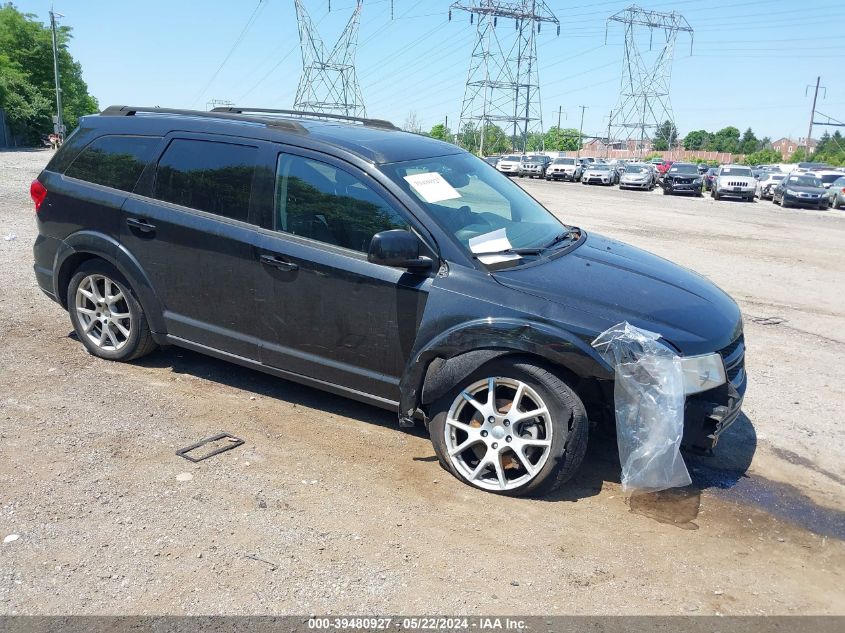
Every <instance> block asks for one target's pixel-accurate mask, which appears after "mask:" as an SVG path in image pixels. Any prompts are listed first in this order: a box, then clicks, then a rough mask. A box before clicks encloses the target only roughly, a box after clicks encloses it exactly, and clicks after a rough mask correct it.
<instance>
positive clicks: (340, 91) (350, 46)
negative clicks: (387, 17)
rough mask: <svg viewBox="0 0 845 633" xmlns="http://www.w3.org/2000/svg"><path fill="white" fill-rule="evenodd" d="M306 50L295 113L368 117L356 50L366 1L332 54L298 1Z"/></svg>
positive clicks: (301, 37) (360, 3)
mask: <svg viewBox="0 0 845 633" xmlns="http://www.w3.org/2000/svg"><path fill="white" fill-rule="evenodd" d="M294 3H295V4H296V19H297V22H298V23H299V41H300V45H301V47H302V77H300V79H299V87H298V88H297V90H296V98H295V99H294V103H293V107H294V109H295V110H303V111H310V112H327V113H332V114H343V115H346V116H358V117H365V116H367V112H366V110H365V108H364V98H363V97H362V96H361V88H360V86H359V85H358V77H357V75H356V74H355V49H356V47H357V45H358V24H359V21H360V18H361V8H362V6H363V1H362V0H357V1H356V3H355V10H354V11H353V12H352V17H350V18H349V22H347V24H346V28H345V29H344V30H343V33H341V35H340V37H339V38H338V40H337V42H336V43H335V45H334V46H333V47H332V49H331V50H327V49H326V47H325V46H324V45H323V40H322V39H321V38H320V34H319V33H318V32H317V28H316V26H315V25H314V23H313V22H312V21H311V16H310V15H308V11H306V10H305V6H304V4H303V0H294Z"/></svg>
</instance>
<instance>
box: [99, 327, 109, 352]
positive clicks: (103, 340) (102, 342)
mask: <svg viewBox="0 0 845 633" xmlns="http://www.w3.org/2000/svg"><path fill="white" fill-rule="evenodd" d="M107 337H108V328H107V327H106V326H105V324H103V325H101V326H100V340H99V342H98V343H97V344H98V345H99V346H100V347H102V346H103V345H105V343H106V338H107Z"/></svg>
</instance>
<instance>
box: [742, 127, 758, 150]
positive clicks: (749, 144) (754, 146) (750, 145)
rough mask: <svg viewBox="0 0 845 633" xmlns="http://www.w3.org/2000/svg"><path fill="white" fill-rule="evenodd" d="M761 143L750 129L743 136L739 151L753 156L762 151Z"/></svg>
mask: <svg viewBox="0 0 845 633" xmlns="http://www.w3.org/2000/svg"><path fill="white" fill-rule="evenodd" d="M760 147H761V146H760V141H759V140H757V136H756V135H755V134H754V132H753V131H752V130H751V128H748V129H747V130H745V133H744V134H743V135H742V138H741V139H740V141H739V151H740V152H741V153H742V154H753V153H754V152H756V151H757V150H758V149H760Z"/></svg>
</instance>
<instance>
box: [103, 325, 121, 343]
mask: <svg viewBox="0 0 845 633" xmlns="http://www.w3.org/2000/svg"><path fill="white" fill-rule="evenodd" d="M104 329H105V331H106V332H107V333H108V335H109V340H110V341H111V344H112V345H114V348H115V349H117V347H118V345H119V343H118V342H117V337H116V336H115V335H114V332H112V329H111V325H110V324H108V323H107V324H106V325H105V326H104Z"/></svg>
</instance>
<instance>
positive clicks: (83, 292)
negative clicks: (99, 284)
mask: <svg viewBox="0 0 845 633" xmlns="http://www.w3.org/2000/svg"><path fill="white" fill-rule="evenodd" d="M76 292H78V293H79V294H81V295H82V296H83V297H85V298H86V299H88V301H90V302H92V303H96V302H97V299H96V297H95V296H94V293H93V292H91V291H90V290H85V288H83V287H82V286H79V288H77V289H76Z"/></svg>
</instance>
